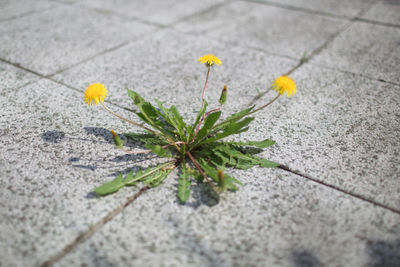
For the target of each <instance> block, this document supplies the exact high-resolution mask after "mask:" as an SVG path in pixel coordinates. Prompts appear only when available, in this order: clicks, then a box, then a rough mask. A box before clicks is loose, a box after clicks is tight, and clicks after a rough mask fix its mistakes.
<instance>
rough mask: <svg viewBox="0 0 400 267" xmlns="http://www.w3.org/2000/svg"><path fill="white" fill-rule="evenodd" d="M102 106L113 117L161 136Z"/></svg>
mask: <svg viewBox="0 0 400 267" xmlns="http://www.w3.org/2000/svg"><path fill="white" fill-rule="evenodd" d="M100 104H101V105H102V106H103V108H104V109H105V110H107V111H108V112H110V113H111V114H112V115H114V116H116V117H117V118H120V119H121V120H124V121H126V122H128V123H130V124H133V125H135V126H138V127H140V128H143V129H145V130H147V131H149V132H151V133H153V134H155V135H159V134H158V133H157V132H155V131H153V130H152V129H150V128H147V127H146V126H144V125H141V124H139V123H136V122H134V121H131V120H129V119H127V118H125V117H122V116H121V115H119V114H117V113H115V112H114V111H112V110H111V109H109V108H108V107H107V106H106V105H104V103H103V102H100Z"/></svg>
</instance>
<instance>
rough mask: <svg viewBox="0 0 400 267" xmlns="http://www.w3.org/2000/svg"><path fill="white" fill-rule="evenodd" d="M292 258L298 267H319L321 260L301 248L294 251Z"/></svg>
mask: <svg viewBox="0 0 400 267" xmlns="http://www.w3.org/2000/svg"><path fill="white" fill-rule="evenodd" d="M292 260H293V263H294V266H296V267H318V266H322V264H321V262H320V261H319V260H318V259H317V258H316V257H315V256H314V255H313V254H312V253H311V252H309V251H307V250H304V249H301V250H295V251H293V252H292Z"/></svg>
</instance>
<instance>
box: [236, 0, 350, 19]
mask: <svg viewBox="0 0 400 267" xmlns="http://www.w3.org/2000/svg"><path fill="white" fill-rule="evenodd" d="M242 1H244V2H249V3H255V4H261V5H265V6H273V7H277V8H281V9H288V10H292V11H298V12H302V13H307V14H313V15H319V16H324V17H330V18H336V19H345V20H352V19H353V18H352V17H350V16H346V15H337V14H333V13H329V12H324V11H319V10H313V9H308V8H302V7H297V6H292V5H290V4H281V3H275V2H269V1H261V0H242Z"/></svg>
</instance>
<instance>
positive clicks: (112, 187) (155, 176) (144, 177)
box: [94, 162, 172, 196]
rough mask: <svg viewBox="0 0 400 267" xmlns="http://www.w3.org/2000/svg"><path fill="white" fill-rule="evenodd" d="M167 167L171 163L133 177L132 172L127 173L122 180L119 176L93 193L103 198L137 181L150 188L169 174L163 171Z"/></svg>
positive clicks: (167, 171) (168, 170) (139, 172)
mask: <svg viewBox="0 0 400 267" xmlns="http://www.w3.org/2000/svg"><path fill="white" fill-rule="evenodd" d="M168 165H172V162H167V163H164V164H161V165H159V166H156V167H153V168H148V169H147V170H145V171H144V172H143V171H141V170H140V171H138V172H137V173H136V175H135V176H134V175H133V172H129V173H128V174H127V175H126V177H125V179H123V176H122V174H120V175H118V176H117V177H116V178H115V179H114V180H112V181H110V182H108V183H105V184H103V185H101V186H99V187H97V188H96V189H95V190H94V192H95V193H96V194H97V195H99V196H105V195H108V194H111V193H114V192H117V191H118V190H119V189H121V188H122V187H124V186H127V185H129V186H130V185H135V184H136V183H137V182H139V181H141V182H143V183H147V184H149V186H151V187H154V186H157V185H159V184H161V183H162V181H163V180H164V179H165V178H166V177H167V175H168V174H169V173H170V172H171V169H167V170H164V168H166V167H168Z"/></svg>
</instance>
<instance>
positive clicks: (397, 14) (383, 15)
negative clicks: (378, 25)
mask: <svg viewBox="0 0 400 267" xmlns="http://www.w3.org/2000/svg"><path fill="white" fill-rule="evenodd" d="M362 18H365V19H369V20H373V21H378V22H384V23H390V24H394V25H397V26H400V1H398V0H385V1H379V2H377V3H376V4H375V5H374V6H373V7H372V8H371V9H370V10H368V12H366V13H365V14H364V15H363V16H362Z"/></svg>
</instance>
